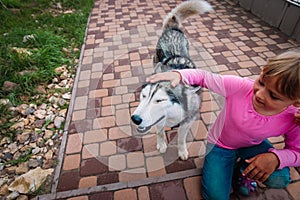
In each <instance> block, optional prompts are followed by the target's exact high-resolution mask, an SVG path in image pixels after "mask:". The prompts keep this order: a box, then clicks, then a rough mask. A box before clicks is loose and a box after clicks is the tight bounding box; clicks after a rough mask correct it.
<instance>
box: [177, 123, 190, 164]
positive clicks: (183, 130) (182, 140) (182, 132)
mask: <svg viewBox="0 0 300 200" xmlns="http://www.w3.org/2000/svg"><path fill="white" fill-rule="evenodd" d="M191 125H192V122H189V123H184V124H182V125H181V126H180V127H179V129H178V156H179V157H180V159H181V160H187V159H188V157H189V152H188V150H187V148H186V136H187V133H188V131H189V130H190V127H191Z"/></svg>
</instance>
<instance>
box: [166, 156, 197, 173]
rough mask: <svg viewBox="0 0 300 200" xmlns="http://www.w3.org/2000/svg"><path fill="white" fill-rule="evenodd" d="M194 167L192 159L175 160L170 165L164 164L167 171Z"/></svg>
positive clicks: (171, 171)
mask: <svg viewBox="0 0 300 200" xmlns="http://www.w3.org/2000/svg"><path fill="white" fill-rule="evenodd" d="M193 168H195V165H194V163H193V161H192V159H188V160H179V159H178V160H176V161H175V162H173V163H171V164H170V165H168V166H166V171H167V173H174V172H179V171H184V170H188V169H193Z"/></svg>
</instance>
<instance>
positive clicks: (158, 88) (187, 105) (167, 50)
mask: <svg viewBox="0 0 300 200" xmlns="http://www.w3.org/2000/svg"><path fill="white" fill-rule="evenodd" d="M211 10H212V7H211V6H210V4H209V3H207V2H205V1H202V0H191V1H185V2H183V3H181V4H179V5H178V6H177V7H176V8H174V9H173V10H172V11H171V12H170V13H169V14H168V15H167V17H166V18H165V19H164V22H163V28H164V30H163V33H162V35H161V36H160V38H159V40H158V42H157V46H156V54H155V55H154V57H153V63H154V66H155V67H154V73H159V72H165V71H171V70H174V69H178V70H180V69H185V68H195V66H194V63H193V62H192V60H191V59H190V56H189V43H188V40H187V38H186V37H185V35H184V33H183V31H182V30H181V29H180V25H181V22H182V21H183V20H184V19H186V18H188V17H189V16H192V15H195V14H201V13H204V12H207V11H211ZM199 89H200V88H199V87H196V88H195V87H189V86H186V85H183V84H179V85H178V86H176V87H172V86H171V85H170V82H168V81H162V82H158V83H155V84H150V83H149V84H145V85H144V86H143V88H142V90H141V93H140V104H139V106H138V107H137V108H136V110H135V111H134V113H133V115H132V116H131V119H132V121H133V122H134V123H135V124H136V125H138V127H137V131H138V132H139V133H142V134H146V133H148V132H149V131H150V129H151V128H152V127H156V134H157V149H158V150H159V151H160V152H161V153H164V152H165V151H166V149H167V145H166V143H165V139H164V135H165V132H164V127H165V126H167V127H174V126H177V125H179V129H178V156H179V157H180V158H181V159H182V160H186V159H188V151H187V148H186V135H187V133H188V131H189V129H190V127H191V125H192V123H193V121H194V120H195V118H196V116H197V115H198V113H199V106H200V101H201V100H200V96H199Z"/></svg>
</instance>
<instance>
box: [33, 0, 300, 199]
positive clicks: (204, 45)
mask: <svg viewBox="0 0 300 200" xmlns="http://www.w3.org/2000/svg"><path fill="white" fill-rule="evenodd" d="M180 2H181V1H171V2H170V1H165V0H159V1H158V0H154V1H153V0H125V1H123V0H118V1H109V0H102V1H100V0H95V5H94V8H93V10H92V12H91V15H90V19H89V23H88V27H87V32H86V39H85V44H84V46H83V49H82V53H81V59H80V67H79V69H78V72H77V76H76V81H75V87H74V90H73V93H72V94H73V96H72V101H71V105H70V109H69V115H68V120H67V123H66V128H65V130H66V131H65V135H64V138H63V142H62V146H61V150H60V158H59V164H58V166H57V168H56V172H55V177H54V178H55V180H54V182H53V186H52V193H51V194H48V195H43V196H39V197H38V199H70V200H87V199H89V200H91V199H114V200H118V199H122V200H124V199H125V200H126V199H130V200H133V199H139V200H142V199H145V200H146V199H153V200H154V199H155V200H156V199H172V200H173V199H180V200H181V199H188V200H192V199H202V197H201V190H200V185H201V168H202V163H203V155H204V152H205V145H204V142H205V139H206V134H207V129H208V128H209V126H210V125H211V124H212V123H213V121H214V119H215V118H216V116H217V114H218V112H219V111H220V108H221V105H222V103H221V102H222V100H221V99H220V98H219V97H218V96H216V95H214V94H212V93H210V92H208V91H204V92H203V97H202V101H203V102H202V106H201V109H200V117H199V119H197V120H196V121H195V123H194V124H193V127H192V130H191V132H190V133H189V135H188V137H187V146H188V151H189V159H188V160H187V161H181V160H179V159H178V157H177V149H176V141H177V140H176V137H177V136H176V133H177V129H176V128H175V129H166V130H167V135H166V141H167V143H168V149H167V152H166V153H165V154H160V153H159V152H158V151H157V150H156V137H155V135H154V134H149V135H146V136H140V135H138V134H137V133H136V131H135V127H134V126H133V125H132V124H131V122H130V115H131V113H132V112H133V110H134V109H135V108H136V106H137V105H138V102H139V99H138V95H139V91H140V88H141V86H142V84H143V82H144V81H145V77H146V76H148V75H150V74H151V73H152V70H153V69H152V55H153V53H154V49H155V45H156V42H157V39H158V37H159V35H160V34H161V32H162V29H161V25H162V20H163V18H164V17H165V16H166V14H167V13H168V12H169V11H170V10H171V9H172V8H174V7H175V6H176V5H178V4H179V3H180ZM209 2H210V3H211V4H212V5H213V6H214V9H215V12H213V13H207V14H204V15H201V16H195V17H192V18H190V19H188V20H187V21H185V22H184V23H183V27H184V28H183V31H184V32H185V33H186V35H187V37H188V38H189V40H190V42H191V44H190V54H191V57H192V59H193V60H194V62H195V64H196V66H197V67H198V68H202V69H205V70H209V71H212V72H216V73H220V74H234V75H239V76H242V77H250V78H255V77H257V75H258V74H259V72H260V67H261V66H262V65H264V64H265V60H266V59H267V58H268V57H271V56H274V55H275V54H277V53H279V52H282V51H283V50H286V49H289V48H293V47H299V43H297V42H295V41H293V40H291V39H289V38H287V37H286V36H285V35H284V34H282V33H281V32H279V31H278V30H276V29H273V28H272V27H270V26H269V25H267V24H266V23H264V22H262V21H261V20H260V19H258V18H256V17H255V16H253V15H252V14H250V13H248V12H247V11H245V10H243V9H242V8H240V7H238V6H236V5H234V4H233V3H230V1H217V0H210V1H209ZM271 141H272V142H273V143H274V145H275V146H277V147H278V148H281V147H282V145H283V138H271ZM291 172H292V178H293V182H292V184H291V185H290V186H288V187H287V188H286V189H284V190H283V189H282V190H274V189H259V190H258V192H257V193H255V194H254V195H253V196H252V197H249V198H245V197H239V196H235V195H232V197H231V199H275V198H276V199H300V190H299V188H300V175H299V172H300V170H299V169H295V168H291Z"/></svg>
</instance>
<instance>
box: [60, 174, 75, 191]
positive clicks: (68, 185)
mask: <svg viewBox="0 0 300 200" xmlns="http://www.w3.org/2000/svg"><path fill="white" fill-rule="evenodd" d="M78 183H79V173H78V171H66V172H63V173H62V174H61V175H60V177H59V184H58V186H57V191H59V192H60V191H67V190H74V189H77V188H78Z"/></svg>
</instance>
